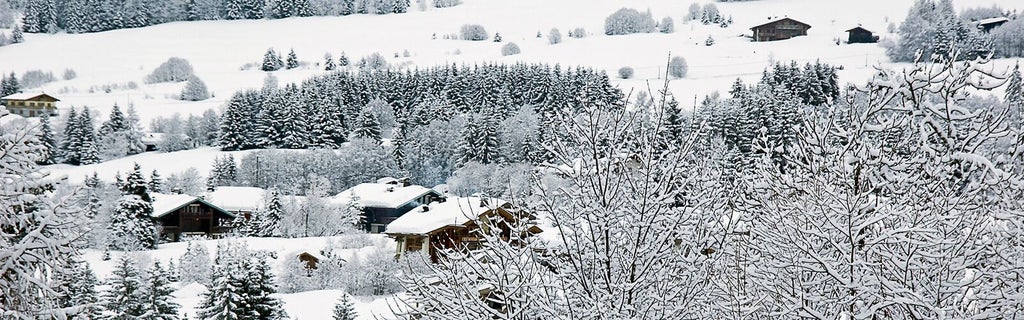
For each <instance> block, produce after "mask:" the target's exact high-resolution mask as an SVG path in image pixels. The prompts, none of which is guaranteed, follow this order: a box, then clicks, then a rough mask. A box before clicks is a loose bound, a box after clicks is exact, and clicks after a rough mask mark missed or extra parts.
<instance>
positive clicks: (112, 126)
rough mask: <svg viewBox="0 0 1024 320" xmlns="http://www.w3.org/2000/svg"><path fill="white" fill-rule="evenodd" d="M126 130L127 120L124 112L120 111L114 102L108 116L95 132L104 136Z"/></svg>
mask: <svg viewBox="0 0 1024 320" xmlns="http://www.w3.org/2000/svg"><path fill="white" fill-rule="evenodd" d="M127 130H128V120H127V119H126V118H125V116H124V113H121V108H119V107H118V106H117V104H116V103H115V104H114V107H112V108H110V117H109V118H108V119H107V121H104V122H103V124H101V125H100V130H99V132H97V134H98V135H100V136H106V135H109V134H112V133H117V132H124V131H127Z"/></svg>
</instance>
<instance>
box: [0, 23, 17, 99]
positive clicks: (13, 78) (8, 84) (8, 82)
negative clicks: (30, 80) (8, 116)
mask: <svg viewBox="0 0 1024 320" xmlns="http://www.w3.org/2000/svg"><path fill="white" fill-rule="evenodd" d="M15 30H17V29H15ZM3 80H4V81H3V82H2V84H0V96H9V95H12V94H15V93H18V92H21V84H19V83H18V76H17V75H15V74H14V72H11V75H10V76H5V77H4V78H3Z"/></svg>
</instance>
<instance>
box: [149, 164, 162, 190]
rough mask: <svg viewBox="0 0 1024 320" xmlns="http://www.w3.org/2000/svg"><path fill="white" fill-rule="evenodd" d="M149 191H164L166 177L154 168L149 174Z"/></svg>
mask: <svg viewBox="0 0 1024 320" xmlns="http://www.w3.org/2000/svg"><path fill="white" fill-rule="evenodd" d="M149 191H152V192H155V193H162V192H164V179H163V178H162V177H160V173H158V172H156V169H153V172H152V173H150V174H149Z"/></svg>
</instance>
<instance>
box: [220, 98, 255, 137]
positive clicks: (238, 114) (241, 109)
mask: <svg viewBox="0 0 1024 320" xmlns="http://www.w3.org/2000/svg"><path fill="white" fill-rule="evenodd" d="M249 110H250V108H249V106H247V105H246V103H245V98H244V96H243V93H241V92H239V93H235V95H234V96H232V97H231V100H229V101H228V106H227V109H225V110H224V115H223V116H222V117H221V122H220V130H219V132H218V137H217V144H219V145H220V148H221V150H224V151H236V150H243V149H244V148H246V147H247V146H248V145H249V144H251V143H252V142H250V141H247V139H246V136H247V134H248V130H249V129H250V128H251V127H250V126H246V124H247V123H249V122H250V121H252V119H251V116H252V115H251V114H250V113H249V112H248V111H249Z"/></svg>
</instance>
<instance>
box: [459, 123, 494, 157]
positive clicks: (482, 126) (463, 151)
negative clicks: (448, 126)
mask: <svg viewBox="0 0 1024 320" xmlns="http://www.w3.org/2000/svg"><path fill="white" fill-rule="evenodd" d="M474 119H475V121H474ZM460 142H461V143H460V144H459V154H460V155H461V160H462V163H467V162H472V161H475V162H480V163H484V164H487V163H498V162H501V159H502V158H501V152H500V148H499V137H498V126H497V124H496V123H495V121H494V120H493V118H492V117H491V116H490V115H477V116H476V117H470V118H469V121H468V122H467V123H466V128H464V129H463V131H462V141H460Z"/></svg>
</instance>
